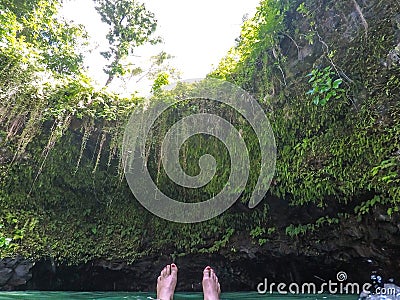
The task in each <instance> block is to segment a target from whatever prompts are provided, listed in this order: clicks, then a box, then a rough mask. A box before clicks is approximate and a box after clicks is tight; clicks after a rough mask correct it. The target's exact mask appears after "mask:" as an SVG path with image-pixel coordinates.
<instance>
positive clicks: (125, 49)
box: [95, 0, 160, 85]
mask: <svg viewBox="0 0 400 300" xmlns="http://www.w3.org/2000/svg"><path fill="white" fill-rule="evenodd" d="M95 3H96V10H97V11H98V12H99V14H100V16H101V19H102V21H103V22H105V23H106V24H107V25H108V26H109V32H108V34H107V39H108V42H109V44H110V48H109V50H108V51H106V52H103V53H102V55H103V56H104V57H105V58H106V59H107V60H109V61H110V64H109V65H108V66H107V67H106V68H105V69H104V71H105V73H106V74H107V75H108V80H107V83H106V85H109V84H110V83H111V81H112V80H113V78H114V77H115V76H120V75H124V74H126V73H127V72H130V70H129V69H128V68H127V66H126V65H125V64H124V60H125V59H126V58H127V56H128V55H129V54H133V51H134V49H135V48H136V47H138V46H141V45H143V44H145V43H148V42H149V43H152V44H155V43H158V42H160V38H158V37H156V38H154V37H152V34H153V33H154V31H155V30H156V27H157V21H156V19H155V17H154V14H153V13H152V12H150V11H148V10H147V9H146V7H145V5H144V4H142V3H138V2H137V1H130V0H95ZM131 71H132V70H131Z"/></svg>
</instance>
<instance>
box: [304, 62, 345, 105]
mask: <svg viewBox="0 0 400 300" xmlns="http://www.w3.org/2000/svg"><path fill="white" fill-rule="evenodd" d="M334 75H335V73H334V72H333V71H332V67H331V66H328V67H326V68H324V69H322V70H319V69H314V70H312V71H311V73H310V74H307V76H309V77H310V80H309V81H308V82H309V83H311V85H312V89H311V90H309V91H308V92H307V95H312V96H314V97H313V103H314V104H315V105H325V104H326V103H327V102H328V101H329V100H330V99H331V98H335V99H339V98H342V97H343V95H344V92H345V91H344V89H341V88H340V85H341V84H342V82H343V80H342V79H341V78H338V79H336V80H334V79H333V76H334Z"/></svg>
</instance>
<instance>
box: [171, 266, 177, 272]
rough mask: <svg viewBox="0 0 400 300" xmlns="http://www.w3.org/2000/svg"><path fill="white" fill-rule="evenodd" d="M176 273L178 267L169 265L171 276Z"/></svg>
mask: <svg viewBox="0 0 400 300" xmlns="http://www.w3.org/2000/svg"><path fill="white" fill-rule="evenodd" d="M176 273H178V267H177V266H176V265H175V264H172V265H171V274H176Z"/></svg>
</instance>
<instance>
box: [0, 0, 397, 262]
mask: <svg viewBox="0 0 400 300" xmlns="http://www.w3.org/2000/svg"><path fill="white" fill-rule="evenodd" d="M97 2H98V10H100V11H101V12H102V13H101V15H102V17H103V19H104V20H105V21H106V22H107V23H108V24H109V25H110V34H109V36H108V39H109V41H110V51H108V52H107V53H105V54H104V55H105V57H107V58H109V62H110V65H109V66H107V67H106V69H105V71H106V72H107V74H108V75H109V81H111V80H112V79H113V77H114V76H120V75H121V76H122V75H123V74H125V72H133V70H130V69H129V68H130V66H125V65H124V64H123V58H124V57H126V56H127V55H128V54H129V52H131V51H132V49H133V48H134V47H136V46H137V45H140V44H143V43H145V42H156V41H157V38H152V37H151V34H153V32H154V30H155V24H156V23H155V20H154V16H153V15H152V14H151V13H150V12H148V11H146V10H145V8H144V7H142V6H138V7H134V8H133V9H134V10H135V9H136V10H137V12H138V14H142V13H143V18H138V19H140V20H142V21H143V20H144V21H143V22H145V24H144V26H140V24H136V23H134V22H139V21H138V20H136V19H135V20H133V19H130V18H129V16H128V17H126V18H128V19H129V21H132V22H133V23H132V24H130V23H129V22H128V23H126V24H128V25H129V24H130V25H132V26H130V25H129V26H127V27H126V28H125V27H124V28H119V27H118V26H117V25H118V24H117V23H118V22H117V23H113V22H114V21H115V18H114V17H112V14H111V12H113V13H115V10H112V9H111V10H110V5H113V3H114V2H115V1H114V2H113V1H97ZM386 2H388V3H389V1H386ZM115 3H116V2H115ZM115 3H114V4H115ZM118 3H119V4H121V3H122V4H121V8H120V9H121V11H122V12H123V13H124V10H125V9H127V10H129V9H128V7H126V6H124V5H125V4H126V3H128V1H121V2H118ZM124 3H125V4H124ZM388 3H385V1H381V2H380V3H378V4H376V5H377V6H378V7H380V6H382V7H383V6H384V5H387V6H389V8H387V6H385V7H386V9H387V12H388V14H392V15H394V14H395V12H396V11H397V12H398V11H399V10H400V6H399V4H396V3H390V4H388ZM59 5H60V3H58V2H57V1H55V0H54V1H53V0H36V1H11V0H10V1H9V0H2V1H1V2H0V101H1V103H0V104H1V106H0V151H1V152H0V173H1V176H0V206H1V211H0V255H1V256H13V255H16V254H22V255H23V256H25V257H29V258H41V257H49V256H50V257H53V258H55V259H57V260H58V261H63V262H67V263H71V264H73V263H80V262H85V261H89V260H91V259H94V258H106V259H113V258H121V259H126V260H127V261H134V260H136V259H138V258H140V257H143V256H147V255H151V254H160V253H161V254H167V255H171V256H173V257H176V256H179V255H185V254H188V253H216V252H224V253H233V254H234V253H235V252H236V251H237V249H235V247H234V246H232V243H231V242H232V241H233V240H235V239H236V238H237V237H239V236H241V238H243V236H245V237H247V238H248V239H249V240H250V239H252V241H253V242H254V243H258V244H259V245H260V246H263V245H265V244H267V243H268V242H269V241H272V240H273V239H274V238H277V237H279V236H285V237H288V238H297V237H299V236H301V235H307V234H312V233H317V232H318V230H319V229H321V228H322V227H326V226H338V224H340V222H341V221H342V220H344V219H348V218H354V219H358V220H362V218H363V216H364V215H366V214H370V213H371V212H372V211H373V210H375V209H377V208H380V209H382V208H383V209H384V210H385V211H386V214H387V216H388V217H389V218H390V217H391V216H393V215H394V214H398V211H399V202H400V184H399V183H400V162H399V155H400V154H399V151H400V139H399V137H400V125H399V124H400V102H399V101H398V95H399V92H400V67H399V64H398V62H396V61H395V62H393V61H387V60H388V54H389V51H398V50H396V49H397V48H396V43H395V42H394V41H395V36H396V30H395V29H394V28H393V24H392V23H390V22H386V21H385V20H376V21H375V22H374V24H370V27H369V33H368V34H365V32H364V27H363V22H361V21H360V22H359V23H360V24H359V27H360V28H361V29H360V28H359V32H358V33H357V34H355V37H354V38H353V39H352V40H350V41H346V42H345V41H344V40H343V39H344V38H343V32H341V30H342V29H343V28H341V27H340V28H337V31H336V32H332V31H330V30H329V28H330V25H329V24H328V21H326V20H329V17H328V15H329V13H330V12H340V13H343V14H348V13H349V11H350V10H351V9H354V8H353V7H352V6H351V7H350V6H349V4H346V3H344V2H343V3H342V2H338V3H336V2H334V1H324V3H323V4H321V3H320V2H319V1H314V0H306V1H304V2H302V1H277V0H263V1H261V3H260V5H259V7H258V8H257V12H256V14H255V16H254V17H252V18H250V19H249V20H247V21H245V22H244V24H243V27H242V32H241V35H240V37H239V38H238V39H237V41H236V46H235V47H233V48H232V49H231V50H230V51H229V53H228V54H227V56H226V58H224V59H223V60H222V61H221V63H220V65H219V66H218V68H217V69H216V70H215V71H214V72H212V73H211V74H210V75H209V76H210V77H216V78H220V79H225V80H227V81H230V82H233V83H235V84H237V85H239V86H241V87H243V88H244V89H246V90H247V91H249V92H251V93H253V94H254V95H255V96H256V98H257V99H258V101H259V102H260V104H262V106H263V108H265V110H266V112H267V114H268V117H269V118H270V122H271V125H272V127H273V130H274V133H275V137H276V140H277V145H278V149H277V152H278V161H277V170H276V174H275V178H274V180H273V185H272V187H271V189H270V192H269V194H268V197H278V198H280V199H281V201H285V202H288V203H290V205H291V206H293V207H302V206H307V205H313V206H315V207H318V208H321V209H322V210H323V211H324V210H328V209H330V208H331V207H334V208H335V212H334V213H333V214H332V213H330V215H328V213H327V214H326V215H322V216H320V217H318V218H316V219H309V220H304V223H293V224H292V223H291V222H290V221H289V223H288V224H286V225H284V226H283V227H280V228H278V227H276V225H275V224H273V223H272V222H271V219H270V214H271V211H270V209H269V205H268V201H264V202H263V203H262V204H260V205H259V206H258V207H257V208H256V209H255V210H253V211H247V210H243V209H241V206H240V205H241V204H238V207H235V208H233V209H232V210H230V211H229V212H227V213H225V214H223V215H222V216H220V217H218V218H215V219H213V220H210V221H207V222H204V223H200V224H187V225H182V224H175V223H170V222H167V221H165V220H162V219H159V218H157V217H155V216H153V215H151V214H150V213H149V212H147V211H146V210H145V209H144V208H143V207H141V206H140V204H139V203H138V202H137V201H135V199H134V198H133V196H132V194H131V192H130V190H129V188H128V187H127V184H126V182H125V180H124V178H123V172H122V169H121V162H120V159H119V151H120V145H121V139H122V134H123V129H124V125H125V123H126V121H127V118H128V116H129V115H130V112H131V111H132V108H134V107H135V106H137V105H140V104H141V103H142V102H143V99H140V98H138V97H136V96H134V95H133V96H132V97H131V98H121V97H120V96H118V95H116V94H113V93H110V92H107V91H106V90H101V89H97V88H95V87H94V85H93V84H92V82H91V80H90V79H89V78H88V77H87V76H86V75H85V73H84V66H83V63H82V51H81V49H83V48H82V47H83V45H84V44H85V32H84V29H83V28H81V27H79V26H75V25H70V24H67V23H65V22H64V21H62V20H61V19H59V18H57V17H56V12H57V8H58V7H59ZM126 5H128V4H126ZM392 15H390V16H388V17H391V16H392ZM119 17H121V15H119ZM122 19H123V18H122ZM122 19H120V21H121V20H122ZM113 20H114V21H113ZM324 20H325V21H324ZM119 23H120V22H119ZM138 26H139V27H138ZM397 26H398V27H399V28H400V24H397ZM137 28H140V29H141V30H143V31H140V34H138V35H136V34H133V33H134V32H136V30H138V29H137ZM399 30H400V29H399ZM125 31H126V35H125V34H123V33H122V32H125ZM324 34H325V35H324ZM132 38H133V40H132ZM135 38H137V40H134V39H135ZM344 43H346V44H345V45H344ZM307 48H310V49H314V50H313V51H314V54H313V56H311V55H310V56H309V57H306V56H305V55H304V56H303V54H302V50H303V49H307ZM392 53H394V52H392ZM163 55H165V54H163ZM399 55H400V53H399ZM380 60H383V61H384V62H385V63H386V66H383V65H382V63H380ZM293 62H295V64H293ZM168 77H169V76H168V74H167V73H160V74H158V75H157V76H156V81H155V83H154V85H153V92H154V93H155V94H157V91H159V89H160V87H161V86H162V85H164V84H166V83H168ZM108 83H109V82H108ZM185 88H190V86H189V87H187V86H181V87H178V89H177V90H176V91H175V93H182V94H183V95H184V91H185ZM180 89H181V90H180ZM202 104H203V102H201V101H198V102H196V101H194V102H191V103H189V106H190V107H191V108H193V109H200V108H199V107H200V106H201V105H202ZM214 110H215V111H219V108H218V107H214ZM171 115H172V117H173V118H178V117H180V116H177V113H174V112H173V111H172V114H171ZM171 115H170V116H171ZM170 116H166V118H165V119H163V120H168V118H170ZM233 118H234V119H235V118H236V119H238V120H239V123H240V118H239V117H235V116H234V117H233ZM160 122H162V120H161V121H160ZM165 125H166V124H165ZM246 128H247V127H243V128H242V129H243V136H244V138H245V140H246V144H247V145H248V147H249V149H252V150H251V151H253V152H254V153H257V149H256V146H257V141H256V139H255V137H254V134H253V133H252V132H251V130H248V129H246ZM159 130H160V132H161V133H162V132H164V130H165V126H164V124H160V126H159ZM156 142H157V140H156V139H154V140H153V141H150V143H152V145H153V144H154V145H153V147H152V148H151V150H150V152H149V153H150V157H149V168H151V172H152V175H153V177H154V178H155V179H156V180H157V182H158V183H159V184H160V187H161V189H163V188H164V189H166V191H165V192H166V193H170V194H171V195H181V194H182V193H185V191H181V190H180V189H179V188H177V187H175V188H172V189H171V188H170V187H169V186H168V185H166V183H167V179H166V176H165V174H164V172H163V170H162V169H160V167H159V162H160V157H159V148H157V147H158V146H157V145H156V144H157V143H156ZM217 145H218V143H207V141H204V140H202V139H201V138H199V139H194V140H192V141H191V144H188V145H185V148H184V149H183V151H182V164H183V165H184V167H185V169H186V170H187V172H188V173H189V174H196V172H198V165H197V158H198V157H200V156H201V155H202V154H204V153H211V154H213V153H215V154H217V156H218V157H220V159H219V160H218V166H219V168H218V172H219V173H218V175H219V176H218V177H217V178H216V179H215V180H213V181H212V182H211V183H210V184H209V185H207V186H206V187H205V190H204V191H203V194H201V195H200V194H198V193H197V192H193V191H189V192H187V193H193V195H192V196H191V197H192V198H197V199H199V198H201V197H203V196H204V197H206V196H209V195H213V194H214V193H216V192H218V190H219V189H220V188H221V185H222V184H223V182H224V180H225V179H226V176H227V175H228V172H229V166H228V167H226V162H227V161H228V158H227V156H226V155H227V154H226V152H220V151H221V150H219V149H217V148H216V147H217ZM186 162H187V164H186V165H185V163H186ZM224 163H225V164H224ZM222 166H225V167H222ZM256 167H257V159H256V160H255V161H254V162H253V165H252V170H253V169H256ZM257 175H258V174H257V171H254V170H253V173H252V176H253V177H256V176H257ZM251 178H252V177H251ZM249 182H250V183H249V184H248V186H247V188H246V192H245V193H244V195H243V197H242V199H241V200H242V202H246V201H248V199H247V195H248V194H249V191H251V188H252V186H253V185H252V184H251V182H252V179H250V181H249ZM168 189H170V190H168ZM336 207H340V209H336ZM330 211H332V209H331V210H330Z"/></svg>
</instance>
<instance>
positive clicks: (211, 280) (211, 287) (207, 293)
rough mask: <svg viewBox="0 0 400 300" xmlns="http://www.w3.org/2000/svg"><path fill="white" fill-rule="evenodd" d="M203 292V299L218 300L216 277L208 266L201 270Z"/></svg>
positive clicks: (218, 292)
mask: <svg viewBox="0 0 400 300" xmlns="http://www.w3.org/2000/svg"><path fill="white" fill-rule="evenodd" d="M203 293H204V300H219V294H221V286H220V285H219V282H218V277H217V275H215V272H214V270H213V269H211V268H210V267H207V268H205V269H204V272H203Z"/></svg>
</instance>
